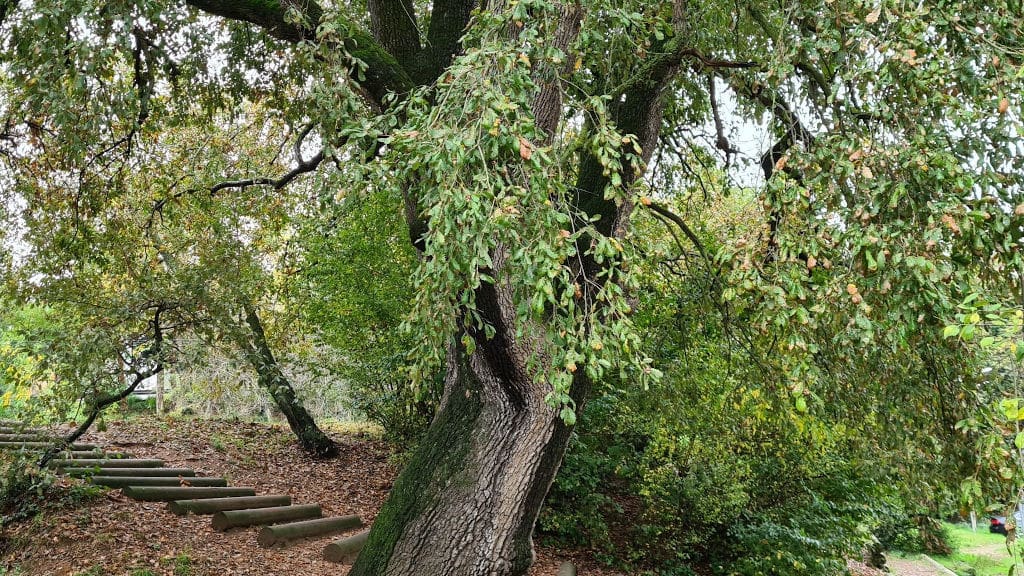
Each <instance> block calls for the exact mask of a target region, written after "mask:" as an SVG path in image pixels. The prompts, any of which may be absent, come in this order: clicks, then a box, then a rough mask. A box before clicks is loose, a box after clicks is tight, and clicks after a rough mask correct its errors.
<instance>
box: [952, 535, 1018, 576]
mask: <svg viewBox="0 0 1024 576" xmlns="http://www.w3.org/2000/svg"><path fill="white" fill-rule="evenodd" d="M944 526H945V528H946V530H947V531H948V534H949V537H950V544H952V545H953V553H952V554H950V555H948V556H934V558H935V560H936V561H937V562H938V563H939V564H942V565H943V566H945V567H946V568H949V569H950V570H952V571H953V572H956V573H957V574H959V575H960V576H1006V574H1008V573H1009V571H1010V567H1011V566H1013V558H1012V557H1011V556H1010V554H1009V553H1008V552H1007V551H1006V537H1005V536H1003V535H1002V534H992V533H990V532H989V531H988V526H985V525H983V526H979V527H978V531H977V532H972V531H971V527H970V526H967V525H964V524H947V523H944Z"/></svg>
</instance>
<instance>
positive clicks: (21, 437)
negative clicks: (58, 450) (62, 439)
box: [0, 433, 58, 442]
mask: <svg viewBox="0 0 1024 576" xmlns="http://www.w3.org/2000/svg"><path fill="white" fill-rule="evenodd" d="M57 440H58V438H57V437H56V436H47V435H45V434H25V433H9V434H5V433H0V442H55V441H57Z"/></svg>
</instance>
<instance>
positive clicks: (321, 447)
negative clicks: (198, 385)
mask: <svg viewBox="0 0 1024 576" xmlns="http://www.w3.org/2000/svg"><path fill="white" fill-rule="evenodd" d="M245 322H246V324H247V326H248V328H249V332H250V335H249V336H250V337H249V338H247V339H246V340H245V341H244V342H242V343H241V344H242V349H243V350H244V351H245V356H246V358H247V359H248V360H249V363H250V364H252V367H253V369H254V370H256V376H257V379H258V380H259V383H260V386H261V387H262V388H263V389H264V390H266V391H267V392H268V393H269V394H270V397H271V398H272V399H273V400H274V404H275V405H277V408H278V410H280V411H281V413H282V414H284V417H285V419H286V420H288V426H289V427H290V428H291V430H292V433H294V434H295V437H296V438H298V440H299V445H300V446H301V447H302V449H303V450H304V451H306V452H307V453H309V454H311V455H312V456H314V457H316V458H333V457H334V456H337V455H338V446H337V445H336V444H335V443H334V441H333V440H331V439H330V438H329V437H328V436H327V435H326V434H324V432H323V430H321V429H320V427H319V426H317V425H316V422H315V421H314V420H313V417H312V416H310V414H309V412H308V411H306V408H305V406H303V405H302V403H301V402H300V401H299V399H298V397H297V396H296V395H295V389H294V388H292V385H291V383H290V382H289V381H288V378H287V377H286V376H285V375H284V373H283V372H282V371H281V366H280V365H279V364H278V363H277V359H276V358H275V357H274V353H273V351H272V350H271V349H270V345H269V344H268V343H267V338H266V335H265V333H264V331H263V323H262V322H260V318H259V316H258V315H257V314H256V309H255V308H254V307H253V306H251V305H248V304H247V305H246V306H245Z"/></svg>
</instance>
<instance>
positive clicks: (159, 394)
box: [153, 373, 164, 416]
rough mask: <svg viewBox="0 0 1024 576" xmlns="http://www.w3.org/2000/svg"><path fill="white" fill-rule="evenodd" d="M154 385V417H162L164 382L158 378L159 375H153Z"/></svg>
mask: <svg viewBox="0 0 1024 576" xmlns="http://www.w3.org/2000/svg"><path fill="white" fill-rule="evenodd" d="M153 380H154V384H156V415H157V416H163V415H164V381H163V379H162V378H160V374H159V373H158V374H153Z"/></svg>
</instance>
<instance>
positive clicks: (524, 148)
mask: <svg viewBox="0 0 1024 576" xmlns="http://www.w3.org/2000/svg"><path fill="white" fill-rule="evenodd" d="M519 156H521V157H522V158H523V160H529V159H530V158H531V157H532V156H533V144H531V143H530V141H529V140H527V139H526V138H524V137H522V136H520V137H519Z"/></svg>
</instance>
